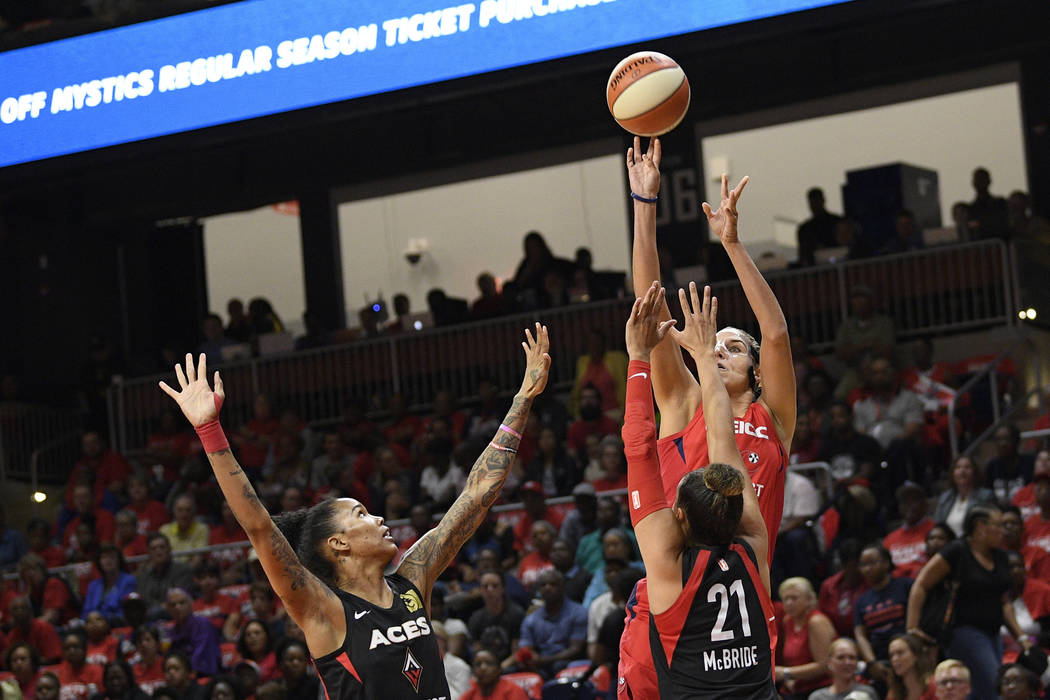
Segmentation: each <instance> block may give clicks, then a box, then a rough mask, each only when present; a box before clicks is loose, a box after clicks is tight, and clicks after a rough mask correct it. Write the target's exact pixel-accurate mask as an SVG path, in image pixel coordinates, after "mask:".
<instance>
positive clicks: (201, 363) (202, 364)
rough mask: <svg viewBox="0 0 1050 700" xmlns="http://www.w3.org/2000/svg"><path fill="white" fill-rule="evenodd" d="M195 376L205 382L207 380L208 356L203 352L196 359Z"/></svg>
mask: <svg viewBox="0 0 1050 700" xmlns="http://www.w3.org/2000/svg"><path fill="white" fill-rule="evenodd" d="M197 376H198V377H200V378H201V379H204V380H205V381H207V378H208V356H207V355H205V354H204V353H203V352H202V353H201V356H200V357H198V358H197Z"/></svg>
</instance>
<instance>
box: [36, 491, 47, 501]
mask: <svg viewBox="0 0 1050 700" xmlns="http://www.w3.org/2000/svg"><path fill="white" fill-rule="evenodd" d="M46 500H47V494H46V493H44V492H43V491H34V492H33V503H43V502H44V501H46Z"/></svg>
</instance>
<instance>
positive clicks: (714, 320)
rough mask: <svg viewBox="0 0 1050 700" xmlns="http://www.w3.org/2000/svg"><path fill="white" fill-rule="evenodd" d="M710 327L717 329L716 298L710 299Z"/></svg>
mask: <svg viewBox="0 0 1050 700" xmlns="http://www.w3.org/2000/svg"><path fill="white" fill-rule="evenodd" d="M711 327H712V328H718V297H711Z"/></svg>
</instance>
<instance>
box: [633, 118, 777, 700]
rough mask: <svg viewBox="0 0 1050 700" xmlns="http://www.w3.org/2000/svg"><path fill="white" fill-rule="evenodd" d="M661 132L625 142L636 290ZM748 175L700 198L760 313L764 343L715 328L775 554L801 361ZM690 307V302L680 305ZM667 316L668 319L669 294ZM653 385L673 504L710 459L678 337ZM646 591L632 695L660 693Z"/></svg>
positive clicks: (647, 260)
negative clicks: (757, 222)
mask: <svg viewBox="0 0 1050 700" xmlns="http://www.w3.org/2000/svg"><path fill="white" fill-rule="evenodd" d="M661 155H662V151H661V146H660V140H659V139H657V138H653V139H650V140H649V147H648V149H646V150H645V151H642V149H641V139H639V138H635V139H634V144H633V147H632V148H629V149H628V150H627V177H628V181H629V182H630V186H631V192H632V193H633V194H635V195H637V196H636V197H633V199H634V248H633V251H632V277H633V279H634V290H635V295H636V296H639V297H641V296H643V295H645V293H646V292H647V287H646V285H647V284H648V282H649V281H650V280H655V279H659V277H660V264H659V258H658V255H657V250H656V207H657V198H658V197H659V193H660V160H661ZM747 183H748V178H747V177H745V178H743V179H742V180H741V181H740V182H739V183H738V184H737V186H736V187H735V188H733V189H732V190H730V189H729V183H728V180H727V179H726V177H725V175H723V176H722V183H721V201H720V202H719V205H718V208H717V209H715V208H712V207H711V206H710V205H709V204H708V203H707V202H704V204H703V210H704V214H705V215H706V216H707V223H708V227H709V229H710V231H711V232H712V233H713V234H714V235H716V236H718V238H719V240H720V241H721V243H722V246H723V248H724V249H725V251H726V253H727V254H728V255H729V259H730V261H731V262H732V264H733V269H734V270H735V271H736V274H737V277H738V278H739V280H740V285H741V287H742V288H743V290H744V295H745V296H746V297H747V301H748V304H749V305H750V306H751V309H752V311H753V312H754V314H755V316H756V317H757V319H758V326H759V329H760V331H761V334H762V345H761V347H760V346H759V344H758V342H757V341H756V340H755V339H754V338H753V337H751V335H750V334H748V333H746V332H744V331H742V330H739V329H737V328H732V327H726V328H723V329H721V330H720V331H718V334H717V338H716V344H715V347H716V350H717V352H718V363H717V368H718V376H719V377H720V378H721V380H722V382H723V384H724V386H725V390H726V392H728V394H729V401H730V404H731V406H732V415H733V417H734V421H733V424H734V431H735V433H736V442H737V447H738V449H739V451H740V454H741V455H743V456H744V459H745V460H746V465H747V468H748V471H749V473H750V475H751V481H752V483H754V485H755V490H756V492H757V495H758V505H759V508H760V509H761V511H762V517H763V519H764V520H765V523H766V533H767V537H768V542H769V547H768V549H767V553H766V561H767V563H768V562H770V561H772V558H773V547H774V544H775V543H776V537H777V531H778V529H779V527H780V518H781V515H782V514H783V511H784V480H785V478H786V468H787V463H788V455H789V454H790V445H791V437H792V435H793V434H794V432H795V412H796V396H795V369H794V364H793V363H792V360H791V342H790V338H789V336H788V330H787V321H786V320H785V318H784V313H783V311H782V310H781V308H780V304H779V303H778V302H777V299H776V296H774V294H773V290H772V289H770V288H769V284H767V283H766V280H765V279H764V278H763V277H762V274H761V273H760V272H759V271H758V268H757V267H755V263H754V261H753V260H752V259H751V256H750V255H749V254H748V252H747V250H746V249H745V248H744V246H743V244H742V243H741V242H740V237H739V235H738V233H737V221H738V219H739V213H738V211H737V205H738V202H739V200H740V196H741V194H742V193H743V191H744V188H745V187H746V186H747ZM683 307H684V304H683ZM660 314H661V316H660V318H661V320H668V319H670V318H671V313H670V311H669V310H668V308H667V305H666V303H665V302H661V306H660ZM651 376H652V384H653V392H654V394H655V397H656V405H657V408H659V410H660V437H659V440H658V441H657V450H658V454H659V457H660V470H661V474H662V476H663V483H664V497H665V498H666V500H667V502H668V503H673V502H674V499H675V496H676V489H677V488H678V483H679V481H681V479H682V477H683V476H684V475H685V474H687V473H688V472H690V471H692V470H694V469H699V468H701V467H703V466H705V465H706V464H708V461H709V459H708V444H707V443H708V438H707V429H706V418H705V414H704V406H703V393H702V391H701V388H702V387H701V384H702V381H701V382H699V383H698V382H697V380H696V378H695V377H694V376H693V374H692V373H691V372H690V371H689V369H688V368H687V367H686V365H685V361H684V359H683V358H682V350H681V347H680V345H679V343H678V342H676V341H675V339H674V338H667V337H663V339H662V340H661V341H660V342H658V343H657V344H656V346H655V347H654V348H653V350H652V375H651ZM648 604H649V599H648V590H647V582H646V580H645V579H643V580H642V581H640V582H639V583H638V585H637V586H636V588H635V591H634V593H632V595H631V597H630V599H629V600H628V610H627V621H626V626H625V628H624V633H623V636H622V637H621V638H620V666H619V681H618V682H619V684H620V686H623V687H624V690H625V692H626V693H627V694H628V696H629V697H633V698H641V697H650V696H652V695H653V694H655V693H656V675H655V672H654V670H653V660H652V657H651V655H650V651H649V649H650V645H649V639H648V630H649V621H648V615H649V608H648Z"/></svg>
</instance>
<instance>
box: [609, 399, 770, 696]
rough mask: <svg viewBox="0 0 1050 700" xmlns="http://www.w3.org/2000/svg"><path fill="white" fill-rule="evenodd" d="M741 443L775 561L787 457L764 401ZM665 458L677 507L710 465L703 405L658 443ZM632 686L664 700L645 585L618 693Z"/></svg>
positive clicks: (628, 632)
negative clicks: (687, 480) (687, 479)
mask: <svg viewBox="0 0 1050 700" xmlns="http://www.w3.org/2000/svg"><path fill="white" fill-rule="evenodd" d="M733 425H734V428H735V430H736V444H737V447H738V448H739V449H740V455H741V457H743V460H744V465H745V466H746V467H747V468H748V472H749V473H750V474H751V481H752V483H754V485H755V493H756V494H757V496H758V507H759V509H760V510H761V511H762V519H763V520H764V521H765V523H766V531H767V532H768V533H769V552H768V559H769V561H772V560H773V547H774V544H775V543H776V539H777V532H778V530H779V528H780V518H781V516H782V515H783V513H784V480H785V478H786V468H787V455H786V453H785V451H784V446H783V444H781V442H780V437H779V436H778V435H777V431H776V426H775V424H774V423H773V416H772V415H771V414H770V412H769V410H768V409H767V408H766V407H765V406H764V405H763V404H762V403H760V402H758V401H755V402H753V403H752V404H751V405H750V406H749V407H748V409H747V411H746V412H745V413H744V415H743V416H741V417H740V418H735V419H734V421H733ZM656 445H657V451H658V453H659V456H660V475H661V477H662V480H663V484H664V497H665V498H666V499H667V503H668V505H670V504H673V503H674V501H675V497H676V496H677V492H678V482H679V481H681V480H682V477H683V476H685V475H686V474H687V473H688V472H690V471H693V470H694V469H699V468H701V467H705V466H707V465H708V464H709V463H710V460H709V459H708V456H707V425H706V423H705V420H704V407H703V405H702V404H701V405H700V406H699V407H698V408H697V409H696V414H695V415H694V416H693V419H692V420H691V421H690V422H689V425H687V426H686V427H685V428H684V429H683V430H682V431H680V432H678V433H675V434H673V435H668V436H667V437H663V438H660V439H659V440H658V441H657V443H656ZM627 686H629V687H630V694H631V697H633V698H635V699H638V698H655V697H659V689H658V687H657V678H656V671H655V669H654V667H653V657H652V650H651V648H650V644H649V596H648V588H647V587H646V584H645V580H644V579H643V580H641V581H639V582H638V586H637V587H636V588H635V591H634V593H633V594H632V595H631V598H630V599H628V601H627V617H626V620H625V627H624V632H623V636H622V637H621V638H620V666H619V679H618V685H617V692H618V693H624V696H625V697H626V692H625V691H626V688H627Z"/></svg>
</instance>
